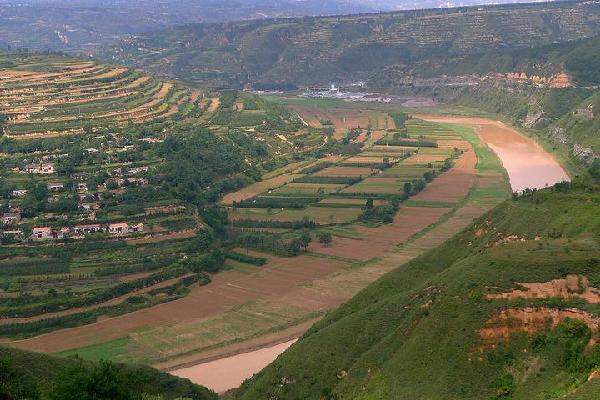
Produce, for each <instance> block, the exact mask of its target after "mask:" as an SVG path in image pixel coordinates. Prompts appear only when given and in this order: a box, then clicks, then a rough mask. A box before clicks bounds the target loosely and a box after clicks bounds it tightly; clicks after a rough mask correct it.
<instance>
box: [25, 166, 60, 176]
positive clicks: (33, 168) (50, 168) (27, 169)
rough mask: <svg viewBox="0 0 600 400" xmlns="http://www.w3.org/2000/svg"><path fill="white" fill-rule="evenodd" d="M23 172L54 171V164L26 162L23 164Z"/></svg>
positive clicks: (41, 172)
mask: <svg viewBox="0 0 600 400" xmlns="http://www.w3.org/2000/svg"><path fill="white" fill-rule="evenodd" d="M25 172H26V173H28V174H42V175H48V174H53V173H54V172H55V169H54V164H50V163H48V164H27V165H26V166H25Z"/></svg>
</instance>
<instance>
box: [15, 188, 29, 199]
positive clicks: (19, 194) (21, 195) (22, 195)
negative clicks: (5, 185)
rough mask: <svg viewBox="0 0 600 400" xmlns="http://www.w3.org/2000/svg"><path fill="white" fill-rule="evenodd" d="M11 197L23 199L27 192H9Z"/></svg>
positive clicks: (20, 190)
mask: <svg viewBox="0 0 600 400" xmlns="http://www.w3.org/2000/svg"><path fill="white" fill-rule="evenodd" d="M11 194H12V196H13V197H24V196H25V195H26V194H27V190H25V189H17V190H13V191H12V192H11Z"/></svg>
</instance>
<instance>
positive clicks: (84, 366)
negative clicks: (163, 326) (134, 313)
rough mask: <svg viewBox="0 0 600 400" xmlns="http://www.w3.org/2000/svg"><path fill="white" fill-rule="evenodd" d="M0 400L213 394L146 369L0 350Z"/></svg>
mask: <svg viewBox="0 0 600 400" xmlns="http://www.w3.org/2000/svg"><path fill="white" fill-rule="evenodd" d="M0 398H2V399H6V400H17V399H19V400H20V399H28V400H38V399H39V400H46V399H48V400H49V399H55V400H67V399H73V400H75V399H77V400H84V399H106V400H109V399H110V400H116V399H120V400H138V399H154V400H170V399H184V398H185V399H190V400H213V399H216V398H217V396H216V395H215V394H214V393H212V392H210V391H209V390H208V389H206V388H203V387H200V386H196V385H194V384H192V383H191V382H189V381H188V380H183V379H179V378H176V377H174V376H171V375H169V374H166V373H163V372H160V371H157V370H154V369H152V368H150V367H143V366H129V365H117V364H110V363H106V362H100V363H90V362H87V361H85V362H84V361H81V360H78V359H75V358H69V359H67V358H59V357H52V356H47V355H41V354H35V353H29V352H24V351H19V350H13V349H8V348H0Z"/></svg>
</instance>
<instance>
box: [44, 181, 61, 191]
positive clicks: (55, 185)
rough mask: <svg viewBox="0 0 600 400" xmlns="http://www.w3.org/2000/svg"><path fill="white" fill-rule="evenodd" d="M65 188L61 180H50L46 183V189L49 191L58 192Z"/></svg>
mask: <svg viewBox="0 0 600 400" xmlns="http://www.w3.org/2000/svg"><path fill="white" fill-rule="evenodd" d="M64 188H65V184H64V183H62V182H50V183H48V190H49V191H51V192H59V191H61V190H63V189H64Z"/></svg>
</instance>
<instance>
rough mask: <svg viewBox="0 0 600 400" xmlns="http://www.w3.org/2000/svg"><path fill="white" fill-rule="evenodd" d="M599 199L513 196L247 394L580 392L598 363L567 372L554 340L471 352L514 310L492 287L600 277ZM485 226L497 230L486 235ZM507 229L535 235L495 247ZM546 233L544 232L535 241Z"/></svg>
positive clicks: (312, 336)
mask: <svg viewBox="0 0 600 400" xmlns="http://www.w3.org/2000/svg"><path fill="white" fill-rule="evenodd" d="M599 205H600V195H598V193H584V192H583V191H574V192H571V193H539V194H537V195H536V196H535V198H534V199H520V200H518V201H507V202H505V203H503V204H502V205H501V206H499V207H497V208H496V209H494V210H493V211H491V212H490V213H489V214H488V215H486V216H484V217H482V218H480V219H479V220H478V221H476V222H475V224H474V225H473V226H472V227H470V228H468V229H467V230H465V231H464V232H463V233H461V234H459V235H458V236H457V237H455V238H454V239H452V240H450V241H449V242H447V243H446V244H445V245H443V246H441V247H439V248H438V249H436V250H434V251H432V252H430V253H428V254H427V255H425V256H422V257H420V258H418V259H416V260H415V261H413V262H411V263H409V264H407V265H405V266H402V267H400V268H398V269H397V270H395V271H393V272H391V273H390V274H388V275H386V276H385V277H384V278H382V279H381V280H379V281H378V282H376V283H375V284H373V285H371V286H370V287H368V288H367V289H366V290H364V291H363V292H361V293H360V294H359V295H358V296H356V297H355V298H354V299H353V300H351V301H350V302H349V303H347V304H346V305H345V306H343V307H341V308H340V309H339V310H338V311H336V312H334V313H333V314H331V315H330V316H329V317H327V318H325V319H324V320H323V321H321V322H319V323H318V324H317V325H316V326H314V327H313V328H312V329H311V330H310V331H309V332H308V333H307V334H306V335H305V336H304V337H303V338H302V339H301V340H300V342H299V343H298V344H296V345H295V346H293V347H292V348H291V350H289V351H288V352H286V353H284V354H283V355H282V356H281V357H279V358H278V359H277V361H276V362H274V363H273V364H272V365H271V366H270V367H268V368H267V369H265V370H263V371H262V372H261V373H260V374H258V375H257V376H256V377H255V378H254V379H253V380H251V381H249V382H247V383H246V384H245V385H244V386H243V387H242V389H241V390H240V392H239V394H238V397H239V398H240V399H260V398H282V399H283V398H287V399H300V398H315V399H317V398H333V397H331V396H330V394H331V393H333V394H335V398H337V399H345V398H348V399H350V398H352V399H355V398H359V399H392V398H393V399H442V398H443V399H491V398H495V396H497V395H498V393H500V390H501V387H502V385H504V384H505V381H506V380H507V379H508V378H507V376H508V375H510V376H512V379H513V384H512V385H509V386H510V391H509V392H510V393H511V395H512V398H515V399H542V398H544V399H552V398H557V397H558V396H559V395H562V394H566V393H568V392H571V391H572V390H573V389H574V388H575V387H577V386H578V384H580V383H582V382H584V381H585V380H586V379H587V373H588V371H580V372H568V371H566V370H565V368H564V366H563V364H561V362H560V360H559V359H558V358H557V357H556V356H553V354H560V352H561V351H563V350H562V349H557V348H554V347H552V346H553V345H548V346H546V347H543V348H540V349H538V350H536V351H534V350H533V349H532V347H531V345H530V343H529V341H528V340H527V338H525V337H522V336H519V337H517V338H515V339H514V340H511V341H510V342H509V343H508V344H507V345H506V346H502V347H500V348H498V349H497V350H495V351H491V350H488V351H486V352H485V353H484V354H483V355H482V356H481V358H479V357H478V353H477V355H476V356H473V357H472V360H469V358H470V354H475V353H476V352H477V350H478V348H479V346H480V339H479V336H478V330H479V329H480V328H481V327H482V326H483V325H484V323H485V322H486V320H487V319H488V318H489V316H490V315H491V314H492V313H493V311H494V310H497V309H498V308H500V307H501V306H502V303H501V302H491V301H488V300H486V299H485V297H484V294H485V293H486V291H487V289H486V288H489V287H499V288H503V289H509V288H512V287H514V286H515V282H546V281H549V280H551V279H554V278H558V277H560V276H564V275H565V274H567V273H579V274H584V275H587V276H589V277H590V280H591V281H592V282H596V284H597V283H598V282H600V270H599V269H598V268H597V267H596V268H593V267H591V265H592V262H591V261H590V260H592V259H594V258H595V259H597V258H599V257H600V245H599V239H600V207H599ZM486 221H489V225H487V224H486V223H485V222H486ZM481 227H486V228H485V233H484V234H483V235H482V236H480V237H476V235H475V232H476V231H477V230H479V229H480V228H481ZM496 232H500V233H502V234H503V235H509V234H518V235H519V236H520V237H525V238H527V242H525V243H518V244H509V245H502V246H498V247H494V248H489V247H488V244H489V243H491V242H494V241H495V239H494V238H495V236H496V235H497V233H496ZM537 234H540V235H541V237H542V240H540V241H534V240H532V239H533V238H534V237H535V236H536V235H537ZM558 305H559V306H564V305H563V304H558ZM585 307H587V308H588V309H589V310H590V311H594V312H597V311H598V310H597V309H594V307H592V306H589V305H586V306H585ZM525 349H527V350H528V352H527V353H525V352H524V350H525ZM538 358H539V360H538ZM532 360H537V361H536V363H539V365H540V367H539V368H538V369H537V373H533V374H532V373H527V371H528V366H530V365H531V363H532ZM346 373H347V375H346V376H345V377H343V378H340V377H342V376H344V375H345V374H346ZM282 383H284V384H282ZM596 386H597V385H596ZM580 391H581V393H582V397H579V396H575V394H573V396H575V397H572V398H583V396H584V395H585V393H586V392H589V393H590V396H592V395H593V390H592V389H589V388H588V387H585V386H584V387H581V388H580ZM269 394H270V395H272V396H271V397H268V395H269ZM324 395H325V396H324ZM496 398H501V397H496ZM507 398H510V397H507Z"/></svg>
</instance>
